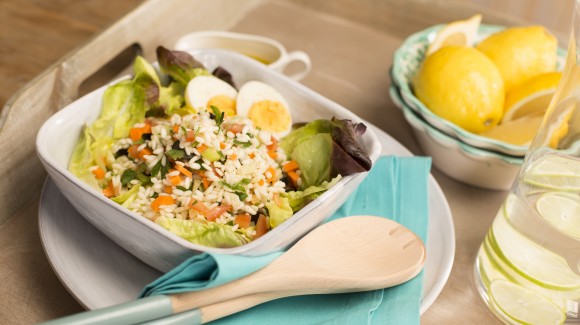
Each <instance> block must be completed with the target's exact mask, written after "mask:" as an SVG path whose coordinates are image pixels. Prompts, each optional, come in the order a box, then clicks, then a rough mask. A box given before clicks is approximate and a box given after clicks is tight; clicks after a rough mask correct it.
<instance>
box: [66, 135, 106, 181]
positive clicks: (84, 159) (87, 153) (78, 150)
mask: <svg viewBox="0 0 580 325" xmlns="http://www.w3.org/2000/svg"><path fill="white" fill-rule="evenodd" d="M93 142H94V139H93V137H92V136H91V134H90V133H89V128H88V127H87V126H85V127H83V131H82V133H81V136H80V138H79V142H78V143H77V146H76V147H75V148H74V150H73V153H72V155H71V159H70V162H69V166H68V169H69V171H70V172H71V173H73V174H74V175H75V176H76V177H78V178H79V179H80V180H82V181H84V182H85V183H87V184H88V185H89V186H91V187H93V188H94V189H96V190H99V191H100V189H101V188H100V187H99V183H98V182H97V179H96V178H95V175H93V173H92V172H91V171H90V170H89V168H90V167H91V166H93V165H94V160H93V155H92V154H91V144H92V143H93Z"/></svg>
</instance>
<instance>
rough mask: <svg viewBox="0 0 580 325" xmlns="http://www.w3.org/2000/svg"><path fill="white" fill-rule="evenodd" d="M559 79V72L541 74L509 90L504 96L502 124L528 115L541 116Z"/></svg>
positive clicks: (560, 74)
mask: <svg viewBox="0 0 580 325" xmlns="http://www.w3.org/2000/svg"><path fill="white" fill-rule="evenodd" d="M561 78H562V73H561V72H547V73H542V74H539V75H537V76H535V77H532V78H530V79H528V80H526V81H524V82H523V83H521V84H519V85H517V86H515V87H513V88H512V89H511V90H509V91H508V92H507V94H506V100H505V105H504V116H503V119H502V123H506V122H509V121H512V120H515V119H518V118H520V117H523V116H526V115H530V114H536V113H541V114H543V113H544V112H545V111H546V109H547V108H548V105H549V104H550V100H551V99H552V97H553V96H554V93H555V92H556V87H557V86H558V83H559V82H560V79H561Z"/></svg>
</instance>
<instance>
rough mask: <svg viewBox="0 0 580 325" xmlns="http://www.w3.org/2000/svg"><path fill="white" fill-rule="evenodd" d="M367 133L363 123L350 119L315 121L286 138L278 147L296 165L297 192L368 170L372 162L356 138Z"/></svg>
mask: <svg viewBox="0 0 580 325" xmlns="http://www.w3.org/2000/svg"><path fill="white" fill-rule="evenodd" d="M365 131H366V126H365V125H364V124H362V123H352V122H351V121H350V120H340V119H336V118H334V117H333V118H332V119H331V120H315V121H312V122H310V123H307V124H305V125H303V126H301V127H299V128H297V129H295V130H293V131H292V132H290V134H289V135H287V136H286V137H285V138H284V139H282V140H281V141H280V147H281V148H282V149H283V150H284V152H285V153H286V155H287V156H289V157H290V158H291V159H293V160H295V161H296V162H297V163H298V166H299V167H300V171H301V173H302V174H301V179H302V185H301V188H300V190H304V189H306V188H308V187H310V186H315V185H319V184H321V183H322V182H323V181H329V180H330V179H331V178H333V177H336V176H337V175H342V176H348V175H351V174H356V173H360V172H364V171H369V170H370V169H371V165H372V162H371V160H370V158H369V157H368V155H367V154H366V152H365V151H364V149H363V148H362V147H361V145H360V144H359V143H358V142H357V140H356V138H357V137H358V136H360V135H362V134H363V133H364V132H365Z"/></svg>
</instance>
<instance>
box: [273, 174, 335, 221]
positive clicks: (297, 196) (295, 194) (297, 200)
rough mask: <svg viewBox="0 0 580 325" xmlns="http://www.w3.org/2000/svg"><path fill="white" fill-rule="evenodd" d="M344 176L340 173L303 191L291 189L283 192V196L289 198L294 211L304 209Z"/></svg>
mask: <svg viewBox="0 0 580 325" xmlns="http://www.w3.org/2000/svg"><path fill="white" fill-rule="evenodd" d="M341 178H342V177H341V176H340V175H338V176H336V177H335V178H333V179H332V180H331V181H330V182H322V184H320V185H318V186H310V187H308V188H306V189H305V190H303V191H290V192H286V193H282V194H281V196H282V197H283V198H287V199H288V203H289V204H290V207H291V208H292V210H293V211H294V212H296V211H298V210H300V209H302V208H303V207H304V206H305V205H307V204H308V203H310V202H312V201H313V200H314V199H316V198H317V197H319V196H320V195H322V193H324V192H326V191H327V190H328V189H329V188H331V187H333V186H334V185H335V184H336V183H338V181H340V179H341Z"/></svg>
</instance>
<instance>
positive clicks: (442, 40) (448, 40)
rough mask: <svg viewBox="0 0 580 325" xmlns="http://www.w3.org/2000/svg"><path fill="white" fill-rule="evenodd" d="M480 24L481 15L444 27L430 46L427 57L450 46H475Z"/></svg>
mask: <svg viewBox="0 0 580 325" xmlns="http://www.w3.org/2000/svg"><path fill="white" fill-rule="evenodd" d="M480 23H481V15H480V14H477V15H474V16H473V17H471V18H469V19H465V20H459V21H454V22H452V23H449V24H447V25H445V26H443V28H441V29H440V30H439V32H438V33H437V35H435V39H434V40H433V42H431V44H429V47H428V48H427V53H426V55H430V54H432V53H434V52H436V51H437V50H439V49H440V48H442V47H445V46H449V45H460V46H473V44H474V43H475V39H476V37H477V29H478V28H479V24H480Z"/></svg>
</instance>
